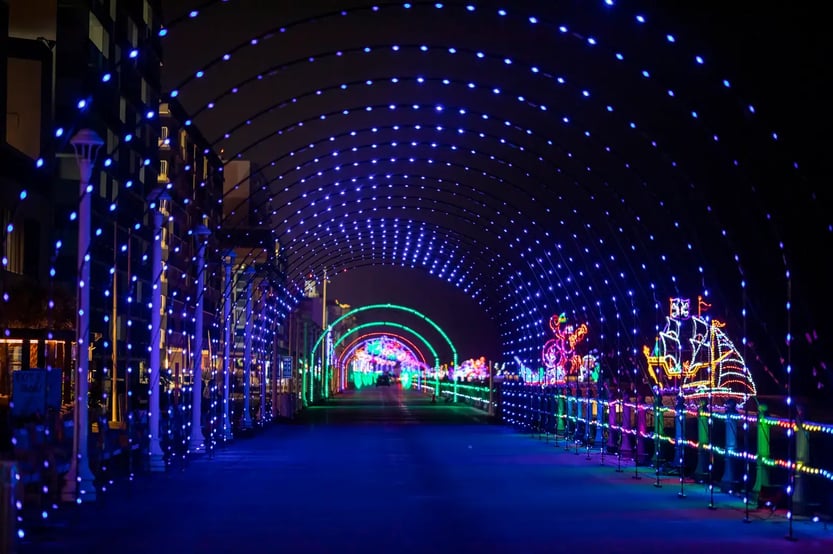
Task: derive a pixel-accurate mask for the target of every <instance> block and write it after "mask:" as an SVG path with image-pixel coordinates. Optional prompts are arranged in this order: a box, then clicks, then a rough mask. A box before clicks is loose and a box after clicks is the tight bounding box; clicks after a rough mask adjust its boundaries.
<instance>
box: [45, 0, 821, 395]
mask: <svg viewBox="0 0 833 554" xmlns="http://www.w3.org/2000/svg"><path fill="white" fill-rule="evenodd" d="M619 4H620V3H618V2H613V1H602V0H599V1H596V2H586V3H585V2H583V3H581V4H580V6H573V5H563V4H562V3H554V2H524V3H522V4H515V3H512V4H511V5H508V3H507V4H501V3H497V2H493V1H484V2H391V3H385V4H382V5H379V4H374V3H367V2H352V1H351V2H343V3H340V4H339V7H338V9H332V7H331V6H330V5H329V4H327V3H318V2H305V3H299V5H297V6H277V5H276V6H274V7H273V8H271V10H272V12H270V13H271V14H272V17H270V18H265V19H264V20H262V21H260V22H257V23H256V24H253V31H252V34H251V36H248V37H247V38H246V39H245V40H242V41H233V42H232V43H229V44H223V41H222V40H219V38H218V40H216V41H211V44H207V45H206V47H205V52H204V58H203V59H202V60H201V61H200V62H198V63H196V64H195V63H194V61H193V59H189V58H187V57H185V56H184V55H178V54H177V52H180V51H183V52H184V51H185V49H186V47H187V45H189V44H191V43H192V42H193V41H194V40H195V37H196V36H199V34H200V33H202V32H204V30H205V29H206V28H211V27H212V26H214V25H217V24H218V22H220V21H222V20H223V18H224V17H225V16H226V14H227V10H229V9H231V8H232V6H234V5H235V2H234V1H233V0H230V1H228V2H220V1H209V2H204V3H202V5H201V6H200V7H199V9H198V10H194V11H183V13H179V14H168V17H169V19H168V21H169V23H168V25H166V26H165V27H164V28H163V29H162V30H161V31H160V35H161V36H162V37H163V41H164V42H165V45H166V47H168V48H169V51H170V52H171V54H170V56H169V58H168V59H166V64H167V65H168V66H169V67H170V68H172V69H171V71H170V72H169V75H176V77H169V78H167V82H165V83H163V86H164V87H165V88H166V90H167V94H166V97H167V99H168V100H170V101H172V102H177V103H179V104H181V105H182V106H183V107H184V109H185V111H186V112H187V113H189V114H191V119H190V120H189V124H192V125H194V126H195V127H198V128H199V129H200V131H201V132H202V134H203V135H204V136H205V137H206V138H207V140H208V141H209V142H210V143H211V144H212V145H213V146H214V147H215V148H216V149H217V150H218V151H222V152H223V159H224V160H226V161H227V162H231V161H233V160H235V159H246V160H251V161H253V162H255V163H256V170H255V172H254V173H253V174H252V175H251V176H250V177H249V179H248V180H247V181H246V182H241V183H235V184H234V185H236V186H232V187H230V189H229V190H228V194H227V195H228V196H229V197H230V196H231V193H233V192H236V191H240V190H242V189H243V188H248V189H249V190H250V194H249V196H248V200H249V203H250V207H251V209H252V210H253V214H254V215H253V217H254V218H255V219H256V222H257V225H258V227H259V229H260V231H261V232H262V235H261V236H262V237H268V238H269V241H271V242H272V243H274V242H278V243H280V244H281V246H282V249H283V252H284V253H285V254H286V256H287V268H288V270H287V283H286V288H285V290H284V292H283V297H282V299H281V306H282V308H283V309H285V310H288V309H290V308H291V306H292V305H294V303H295V302H297V298H298V296H299V294H300V292H301V291H302V290H303V280H304V277H305V276H306V275H308V274H314V275H317V276H318V275H321V274H322V273H323V272H324V271H325V270H326V272H327V273H328V274H330V275H337V274H338V273H339V272H342V271H345V270H349V269H354V268H357V267H365V266H374V265H395V266H401V267H404V268H410V269H412V270H414V271H421V272H424V273H426V274H429V275H432V276H435V277H436V278H438V279H442V280H444V281H446V282H448V283H450V284H451V285H453V286H455V287H457V288H458V289H460V290H462V291H463V292H464V293H465V294H467V295H469V296H470V297H471V298H472V299H473V300H474V301H476V302H477V303H478V304H479V305H480V306H481V308H482V309H483V310H484V313H485V314H487V317H490V318H492V319H493V320H494V321H496V322H497V324H498V325H499V329H500V338H501V353H502V356H503V358H504V359H505V360H506V361H512V360H516V359H517V360H519V361H520V362H521V363H523V364H527V365H534V364H535V363H537V360H538V359H539V357H540V352H541V347H542V344H543V343H544V342H545V341H546V340H547V338H549V330H548V328H547V322H548V321H549V318H550V317H551V316H552V314H553V313H565V314H566V315H567V317H568V318H569V319H570V320H572V321H581V322H586V323H587V324H588V325H589V327H590V328H591V329H592V330H593V332H594V341H595V344H594V347H595V348H596V349H597V350H598V351H599V352H600V355H602V356H603V357H604V358H605V360H606V363H607V364H609V366H610V367H611V368H612V370H613V371H614V372H615V373H617V374H620V375H621V376H622V378H623V379H625V378H626V379H630V380H633V381H638V379H637V378H636V377H634V375H636V374H638V371H637V368H638V367H639V366H640V365H642V364H644V360H643V359H642V358H641V354H640V352H641V349H642V346H643V345H645V344H651V343H652V342H653V341H654V339H655V337H656V335H657V333H658V331H659V330H660V329H661V328H662V324H663V322H664V317H665V315H666V311H667V306H668V298H669V297H676V296H682V297H689V298H697V297H698V296H699V295H703V296H704V298H706V299H707V300H708V302H709V303H710V304H711V306H712V310H713V312H712V314H711V315H713V316H714V317H715V318H719V319H720V320H721V321H723V322H725V324H726V327H727V329H731V334H732V335H733V336H734V337H735V338H736V340H735V342H736V343H737V344H742V345H743V346H744V349H745V350H748V352H747V356H748V358H749V359H750V360H754V365H753V368H752V369H753V371H755V372H756V373H757V374H758V375H759V377H760V378H761V379H763V380H764V381H765V382H762V383H761V385H762V387H763V388H766V387H767V386H768V387H769V388H770V389H771V390H773V391H781V390H783V389H784V387H785V386H786V387H787V388H789V387H790V386H792V385H791V379H792V374H793V373H792V365H793V364H795V365H796V367H798V366H799V365H800V367H802V373H801V375H802V378H801V386H802V387H805V388H806V389H807V390H812V389H814V388H816V387H819V386H821V384H823V383H825V382H829V379H830V374H829V373H830V372H829V369H827V368H829V367H830V364H829V363H827V358H828V353H827V352H825V351H824V350H825V349H824V347H820V346H819V343H821V342H822V341H821V340H818V339H813V340H809V339H803V340H800V341H797V340H796V337H816V336H824V337H829V334H828V332H829V324H828V323H827V315H828V314H826V313H824V312H823V311H821V310H820V309H819V307H818V306H817V305H816V304H815V302H814V300H815V299H817V298H819V296H820V295H821V294H822V290H821V289H820V288H819V281H820V280H821V278H820V277H819V276H818V275H817V274H816V273H817V272H815V271H813V267H814V266H813V262H814V258H813V256H812V254H808V253H807V252H806V251H805V250H804V249H803V248H802V245H803V244H805V243H806V242H807V241H808V240H813V241H817V242H818V244H820V245H821V246H824V247H827V246H829V243H830V233H829V228H830V225H831V222H830V214H829V212H828V210H826V209H825V206H824V205H822V203H821V202H820V201H818V200H817V199H818V198H819V196H818V195H816V191H815V190H813V187H814V186H815V184H814V183H813V182H811V180H810V179H808V178H807V177H806V176H805V175H804V173H803V172H802V163H801V161H802V160H801V154H800V152H796V151H795V147H794V146H793V143H791V142H790V137H785V136H782V135H781V134H780V133H779V131H778V129H774V128H772V127H771V125H770V123H769V121H768V120H767V118H766V110H765V109H762V108H760V107H759V106H757V105H756V104H755V102H754V101H752V100H750V99H749V98H748V97H749V96H754V94H752V93H754V91H750V90H749V89H747V88H744V85H743V82H742V80H740V79H735V78H734V77H733V76H732V74H731V72H728V71H727V70H726V68H725V67H724V65H723V64H722V63H721V62H720V60H719V59H718V58H719V53H717V52H714V51H713V50H712V49H710V48H709V44H708V37H696V36H693V35H692V34H691V33H683V32H680V33H678V32H677V31H676V30H675V29H674V27H673V25H672V24H670V23H668V21H669V19H668V17H667V16H665V15H664V14H663V12H662V10H661V9H660V8H656V9H655V10H654V11H656V12H657V13H656V15H655V14H654V13H651V11H650V10H646V11H641V10H638V9H637V8H638V7H637V6H631V7H628V6H625V5H619ZM403 18H405V19H404V21H407V22H408V23H407V24H403ZM138 55H139V56H141V52H139V53H138ZM183 76H184V77H183ZM102 82H104V83H106V79H105V78H103V77H102ZM105 86H106V85H105ZM154 109H155V107H153V106H148V114H147V115H148V117H152V114H151V112H152V111H153V110H154ZM79 110H81V108H79ZM79 117H80V116H79ZM69 134H70V133H69V132H68V130H64V129H62V130H61V133H60V134H59V133H58V132H57V131H56V140H65V139H66V137H67V136H68V135H69ZM118 140H119V141H130V140H135V137H134V136H133V135H132V133H130V132H126V133H125V134H124V135H123V136H121V137H118ZM101 164H102V167H103V168H105V169H106V170H107V171H110V172H113V173H117V174H118V175H119V176H120V178H121V179H122V180H123V182H127V181H128V180H130V179H131V177H132V180H130V182H131V183H132V182H138V180H137V176H135V175H132V174H131V171H132V170H131V168H130V167H128V166H127V164H120V163H118V162H115V161H114V160H113V159H112V158H110V157H108V156H105V157H104V158H102V161H101ZM174 200H175V201H176V202H182V201H183V199H174ZM241 207H242V206H241ZM119 210H120V206H118V205H115V206H114V207H113V209H112V211H113V212H114V214H118V212H119ZM796 213H800V214H802V217H801V218H800V221H795V220H793V219H792V217H791V216H792V215H793V214H796ZM114 217H116V216H115V215H114ZM140 224H141V220H137V221H136V225H137V226H138V225H140ZM215 231H216V232H217V233H218V234H222V233H224V232H228V231H229V229H228V228H227V226H226V227H224V226H223V225H221V226H220V228H219V229H216V230H215ZM267 247H268V244H265V243H263V241H261V243H258V242H257V241H254V243H253V244H252V246H251V248H252V252H251V257H249V256H246V259H243V260H239V261H240V263H243V264H245V263H247V261H248V259H254V257H255V256H256V254H257V252H258V251H259V250H262V249H263V248H267ZM452 348H453V347H452ZM455 357H456V353H455ZM455 362H456V360H455ZM755 366H757V369H756V368H755ZM811 370H812V371H811Z"/></svg>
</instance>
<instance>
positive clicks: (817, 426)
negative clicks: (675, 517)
mask: <svg viewBox="0 0 833 554" xmlns="http://www.w3.org/2000/svg"><path fill="white" fill-rule="evenodd" d="M606 394H607V393H606V391H605V390H604V389H597V388H596V387H581V386H576V385H573V386H548V387H542V386H540V385H526V384H523V383H520V382H504V383H502V384H501V385H500V388H499V391H496V395H497V397H498V398H499V399H500V418H501V421H502V422H504V423H505V424H507V425H511V426H514V427H516V428H518V429H520V430H525V431H528V432H531V433H533V434H535V433H539V434H541V435H545V436H546V437H547V438H549V436H550V435H552V436H553V438H554V439H555V440H556V441H558V440H562V439H563V440H564V441H565V446H569V447H571V448H572V447H574V448H576V449H578V448H586V449H588V452H589V450H590V449H599V450H600V451H601V452H602V454H604V453H610V454H615V455H617V456H619V458H620V460H621V458H625V459H629V460H630V461H631V462H632V463H633V464H634V467H635V468H637V467H638V466H651V467H652V468H653V469H654V471H655V472H656V473H657V475H659V473H660V472H664V473H667V474H675V475H679V479H680V486H681V488H682V487H684V486H685V482H686V479H687V478H688V479H689V480H694V481H696V482H700V483H705V484H707V486H708V487H709V492H710V494H713V492H714V489H715V488H718V489H719V490H720V491H722V492H726V493H731V494H740V495H742V496H743V498H744V502H745V505H746V507H747V509H748V508H749V505H750V503H752V504H754V503H757V506H758V507H768V508H770V509H772V510H773V511H774V510H776V509H778V508H785V509H787V517H788V518H789V519H790V520H792V518H793V517H794V515H801V516H808V517H811V518H814V519H819V518H822V517H824V518H825V519H829V518H830V516H831V514H833V471H831V468H833V425H830V424H825V423H816V422H810V421H802V420H801V419H799V418H796V419H794V420H792V421H791V420H789V419H786V418H782V417H775V416H771V415H768V414H767V406H766V405H764V404H760V405H758V406H756V407H755V409H754V411H752V410H751V407H749V406H747V408H746V409H744V410H742V411H740V412H739V411H738V410H737V408H736V407H735V406H734V405H733V404H731V403H727V404H726V406H709V405H708V404H707V403H706V402H705V401H702V402H701V403H700V404H699V405H698V407H697V408H696V409H692V408H691V407H688V406H685V405H684V404H683V402H682V400H681V399H680V398H678V397H667V396H666V397H660V396H657V397H653V396H649V397H635V396H624V397H623V398H611V399H608V398H606Z"/></svg>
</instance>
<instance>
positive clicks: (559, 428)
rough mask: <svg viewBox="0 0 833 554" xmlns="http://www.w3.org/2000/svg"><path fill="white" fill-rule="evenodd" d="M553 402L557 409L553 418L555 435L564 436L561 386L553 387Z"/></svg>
mask: <svg viewBox="0 0 833 554" xmlns="http://www.w3.org/2000/svg"><path fill="white" fill-rule="evenodd" d="M555 403H556V406H557V407H556V409H557V410H558V415H557V417H556V418H555V436H556V437H558V436H564V437H566V436H567V435H565V434H564V419H565V412H564V393H563V392H562V389H561V387H556V388H555Z"/></svg>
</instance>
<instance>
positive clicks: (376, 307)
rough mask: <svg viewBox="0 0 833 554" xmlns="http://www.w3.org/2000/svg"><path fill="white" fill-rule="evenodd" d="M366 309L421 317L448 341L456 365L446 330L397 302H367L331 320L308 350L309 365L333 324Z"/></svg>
mask: <svg viewBox="0 0 833 554" xmlns="http://www.w3.org/2000/svg"><path fill="white" fill-rule="evenodd" d="M367 310H400V311H403V312H407V313H409V314H413V315H415V316H417V317H419V318H421V319H423V320H424V321H425V322H426V323H428V324H429V325H431V326H432V327H433V328H434V329H436V331H437V332H438V333H439V334H440V336H441V337H442V338H443V339H445V342H446V343H448V346H449V348H451V359H452V360H453V363H454V367H457V365H458V364H457V349H456V348H454V343H452V342H451V338H449V336H448V335H447V334H446V332H445V331H443V330H442V328H441V327H440V326H439V325H437V324H436V323H435V322H434V321H433V320H432V319H430V318H429V317H428V316H427V315H425V314H423V313H422V312H420V311H417V310H415V309H413V308H409V307H407V306H400V305H399V304H369V305H367V306H360V307H358V308H353V309H352V310H350V311H349V312H347V313H346V314H344V315H342V316H341V317H339V318H338V319H336V320H335V321H333V322H332V323H330V324H329V325H327V328H326V329H324V332H323V333H321V336H320V337H318V340H317V341H315V344H314V345H313V347H312V350H311V351H310V355H309V358H310V367H312V366H313V365H314V363H313V362H314V358H315V352H316V350H318V347H319V346H320V345H321V341H322V340H324V337H326V336H327V333H329V332H330V331H331V330H332V329H333V327H334V326H336V325H337V324H338V323H339V322H341V321H343V320H344V319H346V318H348V317H350V316H351V315H354V314H357V313H359V312H365V311H367ZM377 323H378V322H377ZM390 325H391V326H392V327H396V326H397V325H398V324H397V325H394V324H393V323H390ZM361 327H362V325H359V326H358V327H356V329H358V328H361ZM401 328H405V327H404V326H402V327H401ZM409 330H410V331H411V332H412V333H414V335H416V336H419V337H420V338H422V336H421V335H419V334H418V333H416V332H415V331H413V330H411V329H409ZM350 332H352V331H350ZM350 332H348V333H347V334H348V335H349V334H350ZM345 336H346V335H345ZM422 340H423V342H425V339H424V338H422ZM426 344H428V343H427V342H426ZM429 348H430V350H431V353H432V354H434V357H435V358H436V359H437V360H439V357H438V356H437V353H436V351H435V350H434V349H433V347H429ZM322 364H323V362H322ZM437 367H439V363H437Z"/></svg>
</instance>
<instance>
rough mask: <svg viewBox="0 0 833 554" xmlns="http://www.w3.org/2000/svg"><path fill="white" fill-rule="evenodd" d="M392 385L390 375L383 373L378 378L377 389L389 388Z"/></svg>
mask: <svg viewBox="0 0 833 554" xmlns="http://www.w3.org/2000/svg"><path fill="white" fill-rule="evenodd" d="M390 385H391V379H390V375H388V374H386V373H383V374H382V375H379V376H378V377H376V386H377V387H389V386H390Z"/></svg>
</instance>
